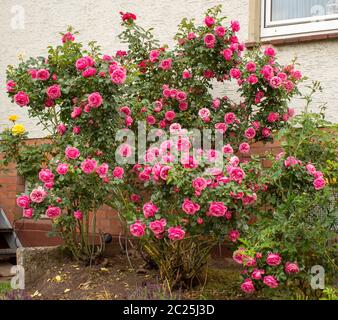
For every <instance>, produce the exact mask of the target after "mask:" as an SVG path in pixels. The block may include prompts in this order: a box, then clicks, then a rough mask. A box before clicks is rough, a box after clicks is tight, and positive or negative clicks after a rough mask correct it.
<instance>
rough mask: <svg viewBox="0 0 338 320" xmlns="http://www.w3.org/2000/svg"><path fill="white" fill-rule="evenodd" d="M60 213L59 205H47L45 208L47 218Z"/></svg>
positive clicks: (54, 216) (52, 217) (55, 216)
mask: <svg viewBox="0 0 338 320" xmlns="http://www.w3.org/2000/svg"><path fill="white" fill-rule="evenodd" d="M60 215H61V209H60V208H59V207H52V206H49V207H48V209H47V210H46V216H47V217H48V218H51V219H54V218H57V217H59V216H60Z"/></svg>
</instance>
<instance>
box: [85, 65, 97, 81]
mask: <svg viewBox="0 0 338 320" xmlns="http://www.w3.org/2000/svg"><path fill="white" fill-rule="evenodd" d="M95 74H96V69H95V68H93V67H90V68H88V69H86V70H84V71H83V72H82V76H83V77H84V78H90V77H93V76H95Z"/></svg>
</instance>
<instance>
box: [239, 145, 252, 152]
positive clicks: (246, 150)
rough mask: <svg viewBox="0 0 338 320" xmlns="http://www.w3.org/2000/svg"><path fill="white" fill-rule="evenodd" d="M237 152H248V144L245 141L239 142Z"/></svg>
mask: <svg viewBox="0 0 338 320" xmlns="http://www.w3.org/2000/svg"><path fill="white" fill-rule="evenodd" d="M239 152H240V153H243V154H245V153H249V152H250V145H249V144H248V143H246V142H244V143H241V144H240V145H239Z"/></svg>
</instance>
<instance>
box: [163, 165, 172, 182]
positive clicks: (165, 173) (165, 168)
mask: <svg viewBox="0 0 338 320" xmlns="http://www.w3.org/2000/svg"><path fill="white" fill-rule="evenodd" d="M170 169H171V167H170V166H163V167H162V168H161V171H160V178H161V179H162V180H164V181H166V180H167V179H168V173H169V170H170Z"/></svg>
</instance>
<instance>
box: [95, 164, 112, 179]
mask: <svg viewBox="0 0 338 320" xmlns="http://www.w3.org/2000/svg"><path fill="white" fill-rule="evenodd" d="M108 169H109V166H108V164H107V163H102V164H101V165H100V166H99V167H97V168H96V173H97V174H98V175H99V177H100V178H102V179H103V178H105V177H106V176H107V173H108Z"/></svg>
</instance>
